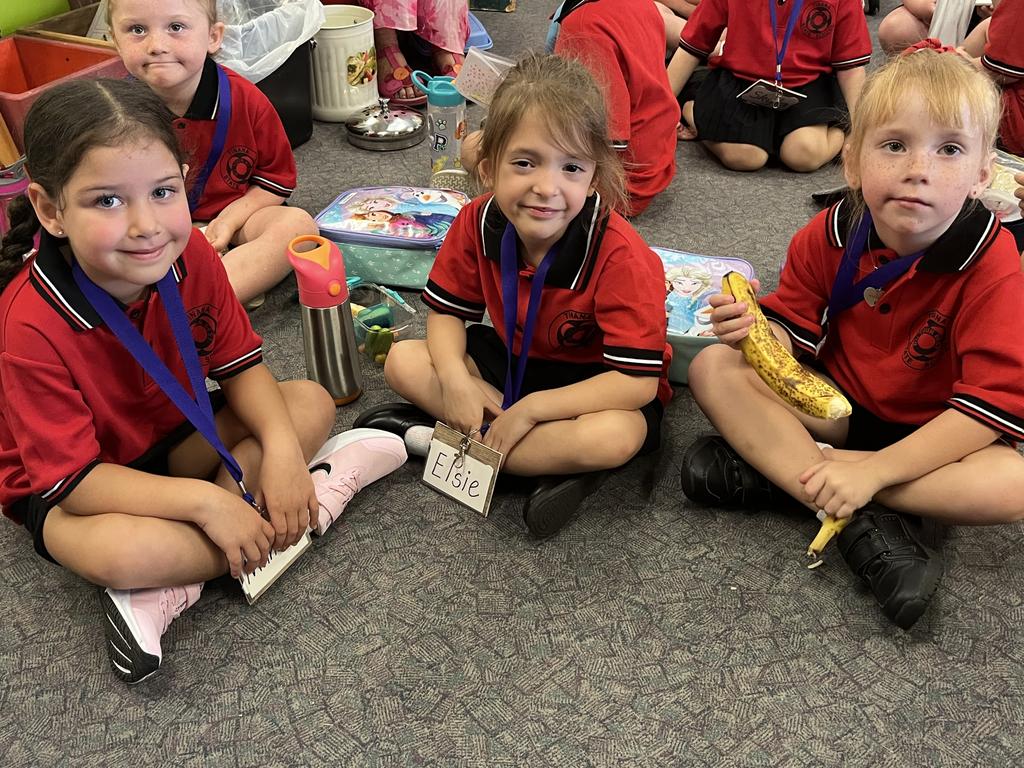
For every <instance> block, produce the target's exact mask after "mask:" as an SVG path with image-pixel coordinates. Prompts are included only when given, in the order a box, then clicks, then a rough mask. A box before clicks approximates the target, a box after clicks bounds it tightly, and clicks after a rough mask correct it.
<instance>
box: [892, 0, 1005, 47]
mask: <svg viewBox="0 0 1024 768" xmlns="http://www.w3.org/2000/svg"><path fill="white" fill-rule="evenodd" d="M954 1H955V2H964V1H965V0H954ZM966 1H968V2H969V0H966ZM935 4H936V0H905V2H904V3H903V5H901V6H899V7H898V8H895V9H893V10H892V11H890V12H889V13H887V14H886V16H885V18H884V19H882V21H881V23H880V24H879V25H878V43H879V45H881V47H882V50H883V51H884V52H885V54H886V55H887V56H894V55H895V54H897V53H899V52H900V51H902V50H903V49H904V48H907V47H908V46H911V45H913V44H914V43H917V42H920V41H921V40H924V39H926V38H928V37H929V35H930V31H931V27H932V17H933V16H934V15H935ZM995 5H996V0H993V2H992V3H991V4H990V5H977V6H975V8H974V11H973V14H972V16H971V20H970V23H969V24H968V27H967V29H968V31H970V30H971V29H973V28H975V25H976V24H978V22H979V21H981V20H982V19H985V18H987V17H988V16H990V15H991V14H992V9H993V7H994V6H995ZM961 8H962V6H961ZM935 36H936V37H940V36H941V37H943V39H944V40H945V42H947V43H949V44H950V45H952V44H954V43H956V42H959V41H956V40H946V39H945V36H944V35H941V34H939V32H938V31H937V32H936V34H935ZM977 55H981V54H980V53H979V54H977Z"/></svg>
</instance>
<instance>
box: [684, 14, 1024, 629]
mask: <svg viewBox="0 0 1024 768" xmlns="http://www.w3.org/2000/svg"><path fill="white" fill-rule="evenodd" d="M702 7H703V6H702ZM998 122H999V93H998V91H997V89H996V88H995V86H993V85H992V83H991V82H990V81H989V80H988V79H987V78H986V77H984V76H983V75H982V74H981V73H979V72H978V71H977V70H976V69H973V68H972V67H971V66H970V65H968V64H967V63H966V62H965V61H964V60H963V59H961V58H960V57H959V56H957V55H955V54H953V53H938V52H936V51H935V50H928V49H925V50H919V51H916V52H910V53H907V54H904V55H902V56H900V57H898V58H895V59H892V60H891V61H890V62H889V63H888V64H887V65H886V66H884V67H883V68H882V69H880V70H878V71H877V72H875V73H873V74H872V76H871V77H870V78H869V79H868V82H867V84H866V85H865V88H864V93H863V95H862V97H861V100H860V102H859V103H858V106H857V109H856V110H855V111H854V112H853V123H852V126H851V131H850V137H849V140H848V143H847V145H846V147H845V150H844V155H843V162H844V170H845V174H846V179H847V181H848V182H849V184H850V188H851V190H852V193H851V195H850V197H849V198H847V199H845V200H843V201H841V202H839V203H836V204H835V205H834V206H832V207H831V208H829V209H828V210H826V211H823V212H822V213H820V214H818V215H817V216H816V217H815V218H814V219H813V220H812V221H811V223H810V224H808V225H807V226H806V227H804V228H803V229H802V230H800V231H799V232H798V233H797V234H796V235H795V236H794V238H793V241H792V243H791V244H790V247H789V252H788V254H787V258H786V263H785V266H784V268H783V271H782V275H781V277H780V280H779V287H778V290H777V291H775V292H773V293H771V294H769V295H767V296H765V297H764V299H763V300H762V302H761V305H762V307H763V309H764V311H765V314H766V315H767V316H768V318H769V320H770V322H771V326H772V330H773V331H774V333H775V335H776V336H777V337H778V338H779V340H780V341H781V342H782V344H783V345H785V346H786V347H787V348H791V349H793V350H794V351H795V352H799V353H801V354H803V355H804V356H805V357H806V359H807V361H808V366H809V367H811V368H813V369H815V370H816V371H817V372H818V373H819V374H821V375H823V376H825V377H827V378H829V379H831V380H832V381H833V382H834V383H835V384H836V385H837V386H838V387H839V388H840V389H841V390H843V392H844V393H846V395H847V397H848V398H849V400H850V402H851V403H852V405H853V414H852V415H851V416H849V417H848V418H843V419H839V420H835V421H827V420H823V419H817V418H813V417H810V416H807V415H805V414H803V413H801V412H799V411H797V410H796V409H794V408H792V407H791V406H789V405H787V404H786V403H785V402H784V401H783V400H782V399H781V398H780V397H779V396H778V395H777V394H776V393H775V392H773V391H772V390H771V389H769V388H768V387H767V385H765V383H764V382H763V381H762V380H761V379H760V378H759V377H758V375H757V373H756V372H755V371H754V370H753V369H752V368H751V367H750V366H749V365H747V363H746V362H745V361H744V359H743V355H742V354H741V353H740V351H739V350H738V349H737V344H738V343H739V342H740V340H741V339H742V338H743V337H744V336H746V335H747V333H748V330H749V327H750V324H751V322H752V317H751V315H750V314H749V313H748V311H747V310H748V309H749V308H748V307H747V306H746V305H745V304H743V303H736V302H735V301H734V300H733V299H732V297H730V296H725V295H721V294H720V295H717V296H713V297H711V299H710V303H711V305H712V306H713V307H714V309H713V311H712V323H713V328H714V331H715V334H716V335H717V336H718V338H719V340H721V341H722V342H724V343H723V344H716V345H713V346H711V347H708V348H706V349H704V350H702V351H701V352H700V354H699V355H697V357H696V358H695V360H694V361H693V364H692V365H691V366H690V369H689V383H690V388H691V390H692V391H693V395H694V398H695V399H696V400H697V402H698V403H699V405H700V407H701V409H702V410H703V411H704V412H705V413H706V414H707V416H708V418H709V419H710V420H711V422H712V424H714V426H715V427H716V428H717V429H718V431H719V432H720V433H721V435H722V436H721V437H717V436H713V437H705V438H701V439H700V440H698V441H697V442H695V443H694V444H693V445H692V446H690V448H689V449H688V450H687V452H686V454H685V456H684V459H683V468H682V484H683V490H684V492H685V493H686V495H687V496H688V497H689V498H691V499H693V500H694V501H697V502H699V503H704V504H709V505H714V506H722V507H727V506H740V507H746V508H752V509H753V508H757V509H760V508H764V507H771V506H775V505H777V504H780V503H783V502H784V500H785V494H789V496H791V497H792V498H793V499H796V500H799V501H800V502H801V503H802V504H803V505H804V506H806V507H808V508H809V509H810V510H811V511H812V512H816V511H817V510H824V511H825V512H826V513H828V514H829V515H834V516H836V517H840V518H843V517H849V516H850V515H853V520H852V522H850V524H849V525H848V526H847V527H846V528H845V529H844V530H843V531H842V533H841V534H840V535H839V538H838V548H839V551H840V553H841V554H842V556H843V557H844V558H845V560H846V562H847V564H848V565H849V566H850V568H851V570H852V571H853V572H854V573H855V574H857V575H858V576H859V577H860V578H862V579H863V580H864V581H865V582H866V583H867V585H868V586H869V587H870V589H871V590H872V592H873V593H874V595H875V597H876V598H877V599H878V601H879V603H880V604H881V606H882V609H883V611H884V612H885V614H886V615H887V616H888V617H889V618H890V619H892V620H893V621H894V622H895V623H896V624H898V625H899V626H901V627H903V628H907V627H909V626H911V625H912V624H913V623H914V622H915V621H916V620H917V619H918V618H919V617H920V615H921V614H922V612H923V611H924V610H925V608H926V606H927V604H928V600H929V599H930V597H931V595H932V594H933V592H934V590H935V589H936V587H937V585H938V581H939V578H940V576H941V573H942V561H941V557H940V554H939V553H937V552H933V551H931V549H929V547H928V546H926V544H925V543H924V542H922V541H921V540H920V539H919V534H918V530H917V526H916V525H915V524H914V523H913V522H912V521H911V519H910V517H909V516H912V515H913V516H917V515H920V516H924V517H929V518H935V519H938V520H942V521H946V522H956V523H963V524H968V525H988V524H995V523H1004V522H1010V521H1014V520H1020V519H1022V518H1024V501H1022V500H1024V459H1022V458H1021V456H1019V455H1018V454H1017V452H1016V451H1015V450H1014V449H1013V447H1011V445H1010V444H1008V443H1013V442H1016V441H1018V440H1021V439H1024V379H1022V378H1021V375H1020V371H1021V370H1022V367H1024V337H1021V334H1020V332H1019V330H1020V311H1021V310H1020V308H1021V307H1022V306H1024V274H1022V273H1021V268H1020V259H1019V257H1018V254H1017V251H1016V249H1015V248H1014V244H1013V239H1012V238H1011V237H1010V235H1009V234H1008V233H1007V232H1005V231H1003V230H1002V229H1001V227H1000V225H999V223H998V221H997V220H996V217H995V216H994V215H993V214H992V213H990V212H989V211H988V210H986V209H985V208H984V207H982V206H981V205H979V204H978V203H977V201H976V199H977V197H978V196H979V195H980V194H981V193H982V192H983V191H984V190H985V189H986V187H987V186H988V184H989V182H990V180H991V176H992V158H993V152H992V145H993V142H994V139H995V133H996V126H997V125H998ZM865 286H867V287H865ZM826 310H827V313H828V314H827V321H826V322H825V323H823V321H822V318H823V316H824V313H825V312H826ZM769 436H770V437H769ZM816 440H820V441H824V442H825V443H828V444H831V445H833V446H836V447H835V448H831V447H828V446H824V445H823V444H822V443H816V442H815V441H816ZM783 492H784V493H783Z"/></svg>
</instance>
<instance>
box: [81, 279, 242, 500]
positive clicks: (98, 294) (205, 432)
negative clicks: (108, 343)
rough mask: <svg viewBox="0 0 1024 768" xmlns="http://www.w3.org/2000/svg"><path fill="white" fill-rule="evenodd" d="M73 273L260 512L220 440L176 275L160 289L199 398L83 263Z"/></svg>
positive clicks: (116, 333)
mask: <svg viewBox="0 0 1024 768" xmlns="http://www.w3.org/2000/svg"><path fill="white" fill-rule="evenodd" d="M71 274H72V275H73V276H74V278H75V283H77V284H78V287H79V289H80V290H81V291H82V294H83V295H84V296H85V298H86V300H87V301H88V302H89V303H90V304H91V305H92V308H93V309H95V310H96V313H97V314H98V315H99V316H100V317H101V318H102V319H103V322H105V323H106V324H107V327H108V328H110V330H111V332H112V333H113V334H114V336H116V337H117V339H118V341H120V342H121V343H122V344H123V345H124V347H125V349H127V350H128V352H129V353H130V354H131V356H132V357H134V358H135V360H136V361H137V362H138V363H139V365H141V366H142V368H143V370H145V371H146V373H148V374H149V376H150V378H152V379H153V381H154V382H156V385H157V386H158V387H160V389H161V390H163V392H164V394H165V395H167V397H168V399H169V400H170V401H171V402H172V403H174V405H175V406H177V408H178V410H179V411H181V412H182V414H183V415H184V416H185V418H187V419H188V420H189V421H190V422H192V425H193V426H194V427H195V428H196V429H197V430H198V431H199V433H200V434H201V435H202V436H203V437H205V438H206V440H207V442H209V443H210V445H212V446H213V447H214V449H216V451H217V453H218V454H220V458H221V461H222V462H224V467H225V468H226V469H227V471H228V473H229V474H230V475H231V477H232V478H233V479H234V481H235V482H236V483H238V487H239V488H240V489H241V491H242V498H243V499H245V500H246V501H247V502H249V503H250V504H251V505H252V506H253V507H256V509H259V507H258V506H257V504H256V500H255V499H254V498H253V496H252V494H251V493H249V491H247V490H246V488H245V484H244V483H243V482H242V468H241V467H240V466H239V465H238V462H237V461H236V460H235V457H234V456H232V455H231V452H230V451H228V449H227V448H226V447H225V446H224V443H223V442H221V439H220V437H219V436H218V435H217V427H216V424H215V422H214V419H213V407H212V406H211V405H210V395H209V394H208V393H207V391H206V378H205V377H204V376H203V371H202V368H201V367H200V365H199V354H198V353H197V352H196V345H195V342H194V341H193V339H192V331H191V329H190V328H189V324H188V319H187V317H186V316H185V305H184V304H182V301H181V294H179V293H178V286H177V285H176V284H175V282H174V274H173V272H172V271H171V270H168V272H167V274H166V275H164V276H163V277H162V278H160V280H159V282H157V284H156V288H157V291H159V293H160V298H161V299H162V300H163V305H164V310H165V311H166V312H167V317H168V319H169V320H170V322H171V330H172V331H173V332H174V341H175V343H176V344H177V347H178V354H179V355H181V359H182V362H183V363H184V364H185V370H186V371H187V372H188V380H189V383H190V384H191V385H192V392H193V394H194V395H195V397H194V398H193V397H190V396H189V394H188V393H187V392H186V391H185V388H184V387H182V386H181V382H179V381H178V379H177V378H175V376H174V374H173V373H171V371H170V370H169V369H168V367H167V365H166V363H164V361H163V360H161V359H160V358H159V357H158V356H157V354H156V352H154V351H153V348H152V347H151V346H150V345H149V344H148V343H147V342H146V340H145V339H144V338H142V334H141V333H139V332H138V330H137V329H136V328H135V326H134V325H132V324H131V323H130V322H129V321H128V318H127V317H125V315H124V312H123V311H122V310H121V309H120V308H119V307H118V306H117V303H116V302H115V301H114V299H113V298H112V297H111V296H110V294H109V293H107V292H106V291H104V290H103V289H102V288H100V287H99V286H98V285H96V283H94V282H93V281H92V280H90V279H89V276H88V275H86V274H85V272H83V271H82V268H81V267H80V266H78V262H77V261H76V262H73V263H72V266H71Z"/></svg>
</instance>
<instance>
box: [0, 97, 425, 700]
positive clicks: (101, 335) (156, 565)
mask: <svg viewBox="0 0 1024 768" xmlns="http://www.w3.org/2000/svg"><path fill="white" fill-rule="evenodd" d="M24 135H25V149H26V158H27V159H26V165H27V168H28V169H29V172H30V174H31V178H32V182H33V183H32V184H31V185H30V186H29V189H28V196H27V198H25V197H22V198H19V199H18V200H16V201H15V202H14V203H13V204H12V205H11V209H10V215H11V225H12V226H11V229H10V231H9V232H8V234H7V236H6V237H5V238H4V241H3V249H2V252H0V286H5V288H4V291H3V294H2V295H0V503H2V504H3V512H4V514H5V515H6V516H7V517H9V518H11V519H12V520H14V521H15V522H16V523H20V524H21V525H23V526H24V527H25V529H26V531H27V532H28V533H29V534H30V535H31V536H32V539H33V542H34V545H35V549H36V551H37V552H38V553H39V554H40V555H41V556H42V557H44V558H46V559H48V560H50V561H51V562H55V563H59V564H61V565H63V566H64V567H66V568H68V569H69V570H71V571H73V572H75V573H77V574H79V575H80V576H82V577H83V578H85V579H88V580H89V581H91V582H93V583H95V584H99V585H101V586H103V587H106V589H104V590H103V592H102V593H101V600H102V603H103V607H104V611H105V613H106V619H105V621H104V625H105V627H106V630H107V640H108V652H109V656H110V662H111V665H112V666H113V668H114V671H115V673H116V674H117V675H118V676H119V677H120V678H122V679H123V680H125V681H127V682H129V683H134V682H138V681H140V680H141V679H143V678H145V677H147V676H148V675H150V674H152V673H153V672H155V671H156V670H157V668H158V667H159V665H160V661H161V657H162V654H161V647H160V638H161V636H162V635H163V633H164V632H165V631H166V629H167V627H168V625H169V624H170V623H171V621H172V620H173V619H174V618H175V617H176V616H178V615H179V614H180V613H181V612H182V611H183V610H184V609H185V608H187V607H188V606H190V605H192V604H193V603H195V602H196V600H198V598H199V594H200V590H201V589H202V586H203V582H205V581H207V580H209V579H212V578H215V577H217V576H220V575H222V574H224V573H227V572H229V571H230V573H231V575H232V576H234V577H236V578H238V577H241V576H243V575H245V574H251V573H253V572H254V571H256V570H257V569H258V568H262V567H263V566H265V565H266V564H267V562H268V558H269V557H270V556H271V554H272V551H283V550H286V549H288V548H289V547H291V546H292V545H293V544H295V543H296V542H298V541H300V539H303V538H304V537H305V535H306V530H307V527H308V526H311V525H312V526H314V527H316V528H317V529H318V530H319V531H321V532H322V531H323V530H325V529H326V528H327V526H329V525H330V524H331V522H332V521H333V520H335V519H337V517H338V516H339V515H340V514H341V512H342V511H343V510H344V508H345V506H346V504H347V503H348V501H349V499H351V498H352V495H353V494H354V493H355V492H356V491H357V490H359V489H360V488H362V487H363V486H365V485H366V484H368V483H369V482H372V481H373V480H374V479H376V478H377V477H380V476H381V475H383V474H386V473H387V472H389V471H391V470H392V469H394V468H396V467H397V466H399V465H401V464H402V463H403V462H404V460H405V455H406V454H405V449H404V446H403V445H402V442H401V440H399V439H397V438H396V437H395V436H394V435H391V434H388V433H383V432H378V431H372V432H371V431H362V432H348V433H342V435H339V436H338V437H337V438H334V439H332V440H331V441H328V443H327V444H326V445H325V444H324V441H325V439H326V438H327V435H328V433H329V432H330V429H331V427H332V425H333V424H334V416H335V411H334V402H333V400H332V399H331V396H330V395H329V394H328V393H327V392H326V391H325V390H324V389H323V388H321V387H320V386H319V385H318V384H315V383H313V382H310V381H293V382H285V383H282V384H278V383H277V382H276V381H275V380H274V377H273V376H272V375H271V373H270V372H269V370H268V369H267V368H266V366H264V365H263V363H262V349H261V346H260V345H261V341H260V338H259V337H258V336H257V335H256V334H255V332H254V331H253V329H252V326H251V325H250V324H249V320H248V317H247V316H246V313H245V311H244V310H243V309H242V306H241V304H239V302H238V299H237V298H236V297H235V293H234V291H233V290H232V288H231V284H230V283H229V282H228V278H227V274H226V273H225V270H224V267H223V265H222V264H221V260H220V258H219V257H218V256H217V254H216V252H215V251H214V249H213V247H212V246H211V245H210V244H209V242H207V240H206V238H204V237H203V236H202V234H201V233H199V232H198V230H194V229H193V228H192V224H191V219H190V217H189V208H188V203H187V199H186V193H185V182H184V177H185V174H186V173H187V166H185V165H184V164H183V162H182V155H181V151H180V149H179V147H178V142H177V140H176V138H175V135H174V133H173V129H172V127H171V116H170V113H169V112H168V110H167V108H166V107H165V106H164V105H163V103H162V102H161V101H160V99H159V97H158V96H156V95H155V94H154V93H152V92H151V91H150V90H149V89H147V88H146V87H145V86H144V85H143V84H141V83H138V82H132V81H122V80H75V81H72V82H69V83H67V84H65V85H61V86H57V87H55V88H53V89H52V90H50V91H47V92H46V93H45V94H43V95H42V96H41V97H40V98H39V100H38V101H37V102H36V103H35V104H34V105H33V107H32V109H31V111H30V112H29V114H28V119H27V120H26V123H25V134H24ZM34 237H38V247H37V248H36V249H35V250H33V249H32V241H33V238H34ZM207 377H209V378H211V379H213V380H214V381H216V382H217V383H218V384H219V385H220V388H219V389H218V390H215V391H214V392H213V393H212V396H210V395H208V393H207V389H206V379H207ZM314 454H315V455H316V457H317V458H316V460H315V463H314V464H313V466H312V467H310V468H307V462H309V460H310V459H311V458H312V457H314ZM243 475H244V478H245V479H246V480H248V481H249V483H250V485H249V490H246V487H245V485H244V481H243ZM264 511H265V514H264Z"/></svg>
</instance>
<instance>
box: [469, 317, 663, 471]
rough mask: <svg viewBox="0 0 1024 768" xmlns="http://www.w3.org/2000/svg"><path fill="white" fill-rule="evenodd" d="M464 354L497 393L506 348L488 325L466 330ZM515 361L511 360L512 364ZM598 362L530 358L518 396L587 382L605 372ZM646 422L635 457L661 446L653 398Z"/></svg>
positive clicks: (658, 412)
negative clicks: (642, 438) (645, 433)
mask: <svg viewBox="0 0 1024 768" xmlns="http://www.w3.org/2000/svg"><path fill="white" fill-rule="evenodd" d="M466 354H468V355H469V357H470V358H471V359H472V360H473V362H474V363H476V367H477V368H479V369H480V375H481V377H482V378H483V380H484V381H486V382H487V383H488V384H490V385H491V386H493V387H494V388H495V389H497V390H498V391H499V392H503V391H504V389H505V372H506V371H507V370H508V349H507V348H506V347H505V343H504V342H503V341H502V340H501V337H500V336H498V332H497V331H496V330H494V328H492V327H491V326H489V325H483V324H481V323H478V324H474V325H470V326H468V327H467V328H466ZM517 359H518V358H516V357H513V358H512V360H513V365H514V364H515V363H516V361H517ZM607 372H608V368H606V367H605V366H604V365H603V364H601V363H564V362H561V361H556V360H536V359H531V360H530V361H529V364H528V365H527V366H526V373H525V375H524V376H523V390H522V392H521V393H520V396H521V397H525V396H526V395H528V394H530V393H531V392H540V391H543V390H545V389H558V388H559V387H567V386H569V385H570V384H576V383H578V382H581V381H585V380H586V379H591V378H593V377H594V376H597V375H598V374H600V373H607ZM640 413H642V414H643V416H644V420H645V421H646V422H647V437H646V438H645V439H644V444H643V445H642V446H641V448H640V451H639V452H638V453H637V456H644V455H646V454H648V453H653V452H654V451H656V450H658V449H659V448H660V447H661V420H662V417H663V416H664V415H665V407H664V406H663V405H662V404H661V401H660V400H658V399H657V398H654V399H653V400H651V402H649V403H647V405H645V406H644V407H643V408H641V409H640Z"/></svg>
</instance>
